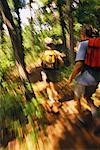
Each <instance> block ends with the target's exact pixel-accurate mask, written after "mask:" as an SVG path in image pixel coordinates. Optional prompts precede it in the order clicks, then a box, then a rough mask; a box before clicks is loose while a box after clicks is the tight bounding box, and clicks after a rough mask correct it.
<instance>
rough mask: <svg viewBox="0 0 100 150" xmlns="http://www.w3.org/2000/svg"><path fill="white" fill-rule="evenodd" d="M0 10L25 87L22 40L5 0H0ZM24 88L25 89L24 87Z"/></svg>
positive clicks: (26, 75)
mask: <svg viewBox="0 0 100 150" xmlns="http://www.w3.org/2000/svg"><path fill="white" fill-rule="evenodd" d="M0 11H1V13H2V17H3V20H4V23H5V24H6V26H7V28H8V31H9V35H10V38H11V42H12V46H13V49H14V56H15V60H16V65H17V67H18V71H19V75H20V78H21V80H22V82H23V84H24V87H25V80H28V74H27V71H26V68H25V63H24V48H23V45H22V41H21V38H20V35H19V32H18V28H16V26H15V24H14V21H13V17H12V14H11V12H10V8H9V6H8V3H7V1H6V0H0ZM25 90H27V88H26V87H25ZM33 94H34V93H33ZM34 97H35V95H34Z"/></svg>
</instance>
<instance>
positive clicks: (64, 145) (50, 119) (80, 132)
mask: <svg viewBox="0 0 100 150" xmlns="http://www.w3.org/2000/svg"><path fill="white" fill-rule="evenodd" d="M40 71H41V68H37V70H34V69H33V70H32V71H31V73H30V80H31V82H32V83H34V85H35V89H36V87H37V84H38V85H39V84H41V83H42V82H41V75H40ZM36 81H38V82H36ZM55 87H56V90H57V92H58V93H59V97H60V102H61V104H62V105H61V106H60V107H59V108H58V112H57V113H55V112H54V111H52V110H51V109H49V108H48V107H49V106H48V105H47V103H46V101H47V97H45V95H43V96H44V101H43V103H41V105H40V107H41V108H42V111H43V116H42V118H40V119H39V120H37V119H36V120H35V119H33V124H34V125H33V126H32V125H31V124H30V123H27V124H26V125H25V126H26V129H27V131H28V133H27V134H24V133H22V134H23V140H21V141H20V140H19V139H16V138H15V139H14V140H10V141H9V142H8V145H7V147H5V148H2V147H1V148H0V150H5V149H7V150H73V149H74V150H99V149H100V116H99V115H100V111H99V115H97V116H96V117H95V118H93V117H91V114H90V113H89V110H90V107H89V106H88V105H87V103H86V101H85V100H84V99H82V101H81V103H82V106H83V107H84V108H86V109H87V111H86V112H85V114H84V115H83V116H82V117H84V121H85V122H84V123H83V122H82V121H80V120H79V116H80V114H79V111H78V110H77V107H76V105H77V103H76V101H75V100H74V97H73V92H72V91H70V89H69V86H68V85H67V82H66V80H65V79H62V81H60V82H58V83H55ZM99 90H100V89H99ZM38 94H41V92H40V93H38ZM99 94H100V93H99ZM99 100H100V99H99ZM97 106H100V102H97ZM33 127H34V128H35V130H37V132H38V134H36V137H35V138H34V137H32V133H33V131H34V129H33ZM95 129H98V131H95V134H94V130H95ZM21 130H22V129H21ZM22 131H23V132H24V130H22ZM22 131H21V132H22ZM34 132H35V131H34ZM34 139H35V140H34ZM34 141H35V142H34Z"/></svg>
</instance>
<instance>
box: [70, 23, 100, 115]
mask: <svg viewBox="0 0 100 150" xmlns="http://www.w3.org/2000/svg"><path fill="white" fill-rule="evenodd" d="M93 33H94V32H93V28H92V26H91V25H83V26H82V27H81V30H80V38H81V42H80V44H79V47H78V52H77V55H76V59H75V66H74V69H73V71H72V73H71V75H70V76H69V80H68V82H69V83H71V82H72V80H73V79H74V78H75V77H76V81H77V84H76V86H75V90H74V92H75V95H76V97H77V100H78V102H79V111H82V107H81V103H80V99H81V97H82V96H83V97H84V98H85V99H86V100H87V102H88V104H89V106H90V108H91V112H92V113H93V112H94V110H95V109H96V108H95V105H94V103H93V101H92V100H91V96H92V94H93V93H94V92H95V91H96V88H97V86H98V83H99V82H100V38H99V37H98V38H96V36H95V35H94V34H93ZM92 35H93V36H95V37H93V36H92ZM90 53H91V54H90ZM93 53H94V55H95V57H96V58H95V57H93V56H92V54H93Z"/></svg>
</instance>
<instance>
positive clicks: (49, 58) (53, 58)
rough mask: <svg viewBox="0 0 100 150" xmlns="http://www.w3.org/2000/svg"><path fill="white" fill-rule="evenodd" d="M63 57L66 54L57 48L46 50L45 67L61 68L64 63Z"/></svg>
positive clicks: (43, 57) (44, 56) (43, 58)
mask: <svg viewBox="0 0 100 150" xmlns="http://www.w3.org/2000/svg"><path fill="white" fill-rule="evenodd" d="M63 57H64V54H62V53H60V52H59V51H57V50H46V51H45V52H44V53H43V56H42V67H43V69H49V70H50V69H51V70H54V69H59V68H60V67H61V66H63V65H64V61H63Z"/></svg>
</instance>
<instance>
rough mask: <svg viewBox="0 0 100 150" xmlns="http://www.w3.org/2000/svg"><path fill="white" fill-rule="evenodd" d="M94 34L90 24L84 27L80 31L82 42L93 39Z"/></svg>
mask: <svg viewBox="0 0 100 150" xmlns="http://www.w3.org/2000/svg"><path fill="white" fill-rule="evenodd" d="M92 33H93V27H92V25H88V24H85V25H83V26H82V27H81V30H80V37H81V40H86V39H88V38H92Z"/></svg>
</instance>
